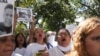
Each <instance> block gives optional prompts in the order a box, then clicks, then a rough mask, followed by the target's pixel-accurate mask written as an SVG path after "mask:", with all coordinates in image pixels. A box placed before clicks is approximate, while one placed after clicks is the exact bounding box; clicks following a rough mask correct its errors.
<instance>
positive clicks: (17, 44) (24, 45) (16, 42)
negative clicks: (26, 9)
mask: <svg viewBox="0 0 100 56" xmlns="http://www.w3.org/2000/svg"><path fill="white" fill-rule="evenodd" d="M19 35H22V36H23V38H24V43H23V47H26V46H27V44H26V38H25V36H24V35H23V33H18V34H17V35H16V36H15V44H16V47H18V46H19V43H18V41H17V38H18V36H19ZM16 47H15V48H16Z"/></svg>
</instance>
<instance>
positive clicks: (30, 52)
mask: <svg viewBox="0 0 100 56" xmlns="http://www.w3.org/2000/svg"><path fill="white" fill-rule="evenodd" d="M33 41H34V42H33V43H31V44H29V45H28V46H27V48H26V53H25V56H37V55H39V54H37V53H38V52H39V51H40V52H41V51H43V52H45V51H46V50H47V46H46V42H47V40H46V37H45V33H44V31H43V29H42V28H36V29H35V31H34V37H33ZM43 54H44V53H43ZM41 55H42V54H41ZM45 55H47V54H44V55H42V56H45Z"/></svg>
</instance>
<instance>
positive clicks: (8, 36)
mask: <svg viewBox="0 0 100 56" xmlns="http://www.w3.org/2000/svg"><path fill="white" fill-rule="evenodd" d="M7 37H14V36H13V35H8V36H2V37H0V38H7Z"/></svg>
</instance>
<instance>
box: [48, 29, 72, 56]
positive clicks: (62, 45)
mask: <svg viewBox="0 0 100 56" xmlns="http://www.w3.org/2000/svg"><path fill="white" fill-rule="evenodd" d="M56 40H57V42H58V46H56V47H53V48H51V49H49V51H48V52H49V56H64V55H67V54H68V53H69V52H70V50H71V46H72V43H71V35H70V33H69V31H68V30H67V29H65V28H61V29H60V30H59V31H58V32H57V39H56Z"/></svg>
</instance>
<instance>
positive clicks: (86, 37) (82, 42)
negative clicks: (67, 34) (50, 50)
mask: <svg viewBox="0 0 100 56" xmlns="http://www.w3.org/2000/svg"><path fill="white" fill-rule="evenodd" d="M72 37H73V39H72V40H73V48H72V51H71V53H70V55H69V56H100V17H91V18H88V19H86V20H85V21H84V22H83V23H81V24H80V25H79V26H78V27H77V28H76V30H75V31H74V32H73V34H72Z"/></svg>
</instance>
